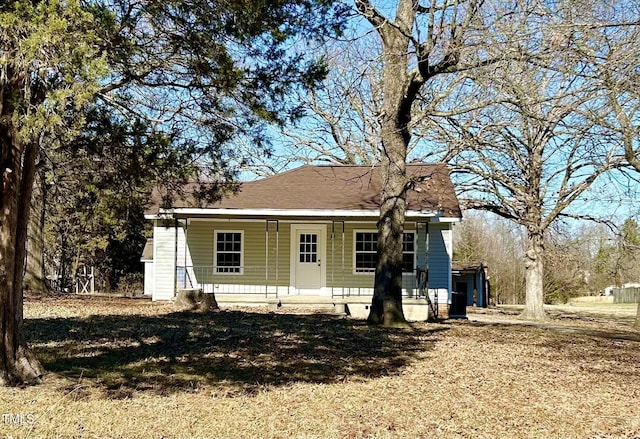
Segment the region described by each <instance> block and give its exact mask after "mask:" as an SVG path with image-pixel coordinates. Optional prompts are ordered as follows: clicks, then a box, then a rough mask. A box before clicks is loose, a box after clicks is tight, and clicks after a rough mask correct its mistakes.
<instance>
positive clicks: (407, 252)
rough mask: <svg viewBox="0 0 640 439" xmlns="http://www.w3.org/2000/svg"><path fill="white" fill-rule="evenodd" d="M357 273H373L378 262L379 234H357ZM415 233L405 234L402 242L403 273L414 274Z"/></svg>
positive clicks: (355, 260) (355, 259)
mask: <svg viewBox="0 0 640 439" xmlns="http://www.w3.org/2000/svg"><path fill="white" fill-rule="evenodd" d="M354 247H355V252H354V258H353V260H354V262H355V269H354V272H355V273H373V272H375V271H376V264H377V262H378V254H377V252H378V233H377V232H357V231H356V232H355V245H354ZM415 248H416V244H415V233H414V232H405V233H404V238H403V242H402V272H403V273H413V271H414V270H415V260H416V251H415Z"/></svg>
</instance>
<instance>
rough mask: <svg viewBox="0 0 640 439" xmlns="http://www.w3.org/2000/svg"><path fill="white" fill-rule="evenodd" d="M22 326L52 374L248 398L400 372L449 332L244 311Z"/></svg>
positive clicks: (123, 386)
mask: <svg viewBox="0 0 640 439" xmlns="http://www.w3.org/2000/svg"><path fill="white" fill-rule="evenodd" d="M25 326H26V328H25V329H26V335H27V339H28V340H29V342H30V343H31V344H32V346H33V347H34V348H35V351H36V354H37V355H38V357H39V358H40V360H41V361H42V362H43V365H44V366H45V368H46V369H47V370H48V371H51V372H56V373H58V374H61V375H63V376H66V377H69V378H72V379H77V378H79V377H83V378H89V379H93V380H95V381H96V382H97V383H98V384H99V385H101V386H104V387H105V388H106V389H107V391H111V392H117V394H118V395H121V396H123V397H126V396H128V395H129V394H131V393H132V392H134V391H137V390H140V391H147V390H148V391H156V392H158V393H160V394H168V393H171V392H173V391H184V390H189V389H191V390H198V389H199V388H200V387H202V386H203V385H214V386H215V385H222V386H224V387H226V388H227V389H231V390H229V391H232V392H235V391H239V392H243V393H253V392H256V391H258V390H259V389H261V388H263V387H264V386H280V385H284V384H287V383H292V382H311V383H332V382H341V381H345V380H357V379H363V378H370V377H379V376H383V375H390V374H397V373H399V372H400V371H401V369H402V368H403V367H404V366H406V365H407V364H408V363H409V362H411V361H412V359H413V358H415V356H416V355H418V354H419V353H421V352H423V351H425V350H428V349H430V348H431V347H432V345H433V339H434V333H435V332H437V331H446V330H447V329H446V327H445V326H430V327H427V326H422V325H421V326H420V327H417V328H413V329H382V328H371V327H368V326H367V325H366V323H364V322H361V321H355V320H350V319H344V318H339V317H334V316H330V315H322V314H312V315H295V314H266V313H255V312H246V311H226V312H220V313H195V312H174V313H170V314H165V315H157V316H145V315H110V316H90V317H87V318H54V319H31V320H27V321H26V322H25ZM114 397H117V395H115V394H114Z"/></svg>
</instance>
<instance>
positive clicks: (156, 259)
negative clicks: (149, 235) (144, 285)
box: [151, 221, 176, 300]
mask: <svg viewBox="0 0 640 439" xmlns="http://www.w3.org/2000/svg"><path fill="white" fill-rule="evenodd" d="M169 224H170V223H168V222H167V223H161V222H159V221H157V222H156V224H154V227H153V266H154V270H155V273H154V276H153V280H154V286H153V289H152V291H151V294H152V297H153V300H170V299H172V298H173V294H174V291H175V282H176V280H175V272H176V270H175V258H176V255H175V251H176V229H175V227H172V226H170V225H169Z"/></svg>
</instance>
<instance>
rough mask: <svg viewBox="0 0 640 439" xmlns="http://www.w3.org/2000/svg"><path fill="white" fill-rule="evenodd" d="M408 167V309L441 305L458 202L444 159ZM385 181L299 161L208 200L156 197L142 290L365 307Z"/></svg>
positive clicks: (364, 169) (372, 173)
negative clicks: (234, 191) (306, 298)
mask: <svg viewBox="0 0 640 439" xmlns="http://www.w3.org/2000/svg"><path fill="white" fill-rule="evenodd" d="M407 173H408V176H409V177H410V178H411V180H412V182H413V183H412V187H411V188H410V189H409V190H408V193H407V211H406V218H405V231H404V247H403V251H404V266H403V269H404V274H403V294H404V295H405V296H406V299H405V300H404V303H405V311H406V312H407V313H408V314H411V312H409V311H410V310H408V309H407V307H409V306H412V305H425V304H426V303H427V302H428V298H430V300H431V302H432V303H434V304H440V305H441V308H445V309H446V305H447V304H448V303H449V300H450V293H451V291H452V267H451V255H452V253H453V251H452V223H455V222H458V221H460V220H461V217H462V216H461V211H460V206H459V204H458V200H457V198H456V195H455V192H454V188H453V185H452V183H451V180H450V178H449V172H448V170H447V168H446V166H445V165H443V164H409V165H407ZM381 184H382V182H381V177H380V172H379V169H378V168H376V167H370V166H312V165H305V166H302V167H300V168H297V169H294V170H291V171H287V172H283V173H281V174H278V175H274V176H272V177H268V178H264V179H261V180H256V181H251V182H246V183H242V184H241V187H240V190H239V192H238V193H237V194H235V195H232V196H230V197H228V198H224V199H222V200H220V201H219V202H216V203H213V204H208V205H205V206H197V204H196V203H195V202H194V201H193V200H192V199H189V197H187V198H185V199H180V200H176V201H175V202H174V203H173V204H172V205H171V206H168V207H162V206H161V205H160V203H159V202H158V201H157V200H156V201H154V202H153V203H152V205H151V206H150V208H149V209H148V211H147V213H146V217H147V219H149V220H151V221H153V225H154V228H153V230H154V232H153V244H152V246H153V251H152V255H151V256H148V257H147V258H146V259H145V261H146V264H148V267H147V269H146V271H145V273H146V276H147V277H148V278H150V279H149V282H148V284H147V281H146V280H145V291H146V292H148V293H150V294H151V296H152V298H153V300H170V299H172V298H173V297H174V296H175V294H176V291H177V290H179V289H181V288H198V289H202V290H203V291H204V292H205V293H206V292H215V293H216V296H217V297H218V298H219V299H218V301H219V302H224V301H225V300H229V301H236V302H237V301H239V300H241V298H242V297H245V298H247V297H249V298H250V300H245V302H248V301H253V302H256V303H264V302H273V301H274V300H278V301H281V300H285V299H286V298H290V297H294V296H296V297H300V296H309V297H315V298H318V297H324V298H331V299H335V300H336V301H338V300H339V301H340V302H341V303H346V304H347V305H348V309H349V311H350V312H352V313H357V312H360V313H366V310H367V309H368V304H369V303H370V298H371V295H372V294H373V283H374V279H373V274H374V270H375V265H376V259H377V257H376V249H377V226H376V223H377V220H378V215H379V206H380V193H381ZM147 254H148V255H149V253H148V251H147ZM147 270H148V271H147ZM147 286H148V289H147ZM356 299H358V300H356ZM356 302H357V303H356ZM279 303H280V302H279ZM442 305H444V306H442ZM358 310H359V311H358Z"/></svg>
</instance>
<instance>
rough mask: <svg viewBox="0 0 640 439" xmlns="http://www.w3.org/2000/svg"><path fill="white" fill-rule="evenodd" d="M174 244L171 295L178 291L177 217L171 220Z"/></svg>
mask: <svg viewBox="0 0 640 439" xmlns="http://www.w3.org/2000/svg"><path fill="white" fill-rule="evenodd" d="M173 228H174V230H175V233H174V246H173V297H175V296H176V293H177V292H178V218H174V220H173Z"/></svg>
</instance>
